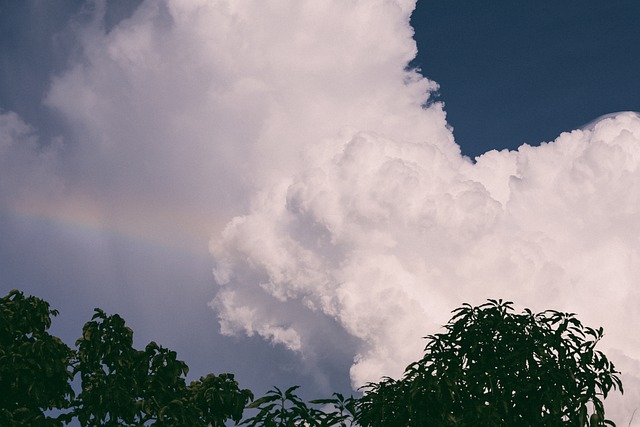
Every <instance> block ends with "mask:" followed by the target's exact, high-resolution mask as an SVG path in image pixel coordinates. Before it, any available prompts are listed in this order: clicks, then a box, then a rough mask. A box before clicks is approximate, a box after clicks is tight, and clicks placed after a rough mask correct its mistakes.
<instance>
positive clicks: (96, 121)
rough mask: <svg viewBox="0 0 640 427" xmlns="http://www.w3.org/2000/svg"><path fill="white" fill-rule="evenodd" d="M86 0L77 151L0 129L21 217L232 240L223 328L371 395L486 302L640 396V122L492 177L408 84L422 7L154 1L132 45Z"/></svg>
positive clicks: (218, 299) (73, 74) (219, 277)
mask: <svg viewBox="0 0 640 427" xmlns="http://www.w3.org/2000/svg"><path fill="white" fill-rule="evenodd" d="M89 4H90V5H92V6H93V8H87V10H86V11H85V12H84V14H81V15H79V16H77V17H76V18H75V20H74V23H73V25H74V34H75V35H76V36H77V41H78V44H77V46H78V51H77V55H76V56H72V58H71V60H70V63H69V66H68V69H66V70H65V71H64V72H62V73H60V74H59V75H56V76H55V77H54V78H53V79H52V83H51V87H50V90H49V91H48V94H47V96H46V101H45V102H46V104H47V105H48V106H49V107H50V108H51V109H53V110H54V111H55V113H56V114H58V115H59V116H60V117H62V118H63V119H64V121H65V126H66V129H68V132H66V133H65V134H64V135H62V136H61V137H60V138H57V139H55V140H52V141H51V142H49V141H42V140H41V139H39V138H38V136H37V132H36V131H34V130H33V129H31V128H30V127H29V126H28V125H27V124H25V123H24V122H23V120H22V119H20V118H19V117H18V116H17V115H15V114H14V113H3V114H2V116H0V138H1V139H0V154H1V155H2V158H0V166H2V168H0V178H2V180H1V181H0V185H2V186H0V197H1V199H0V201H1V202H2V203H3V204H4V206H3V208H5V209H9V210H17V211H19V210H23V209H26V208H25V206H28V207H29V209H31V210H32V211H34V210H35V211H39V212H44V213H46V214H50V215H59V216H65V215H75V214H76V213H77V212H79V211H83V212H84V211H86V210H89V211H91V212H93V213H94V214H95V215H96V216H99V217H100V218H101V221H103V222H105V223H107V224H109V226H112V227H115V228H116V229H117V230H120V231H122V232H125V233H135V234H138V235H139V234H142V235H144V236H147V237H149V236H153V238H154V239H160V240H162V241H164V242H171V243H174V242H175V240H176V236H178V237H179V238H180V239H185V240H187V241H189V242H190V243H189V245H190V247H194V246H197V245H198V244H202V246H201V249H200V250H206V248H204V246H206V240H207V239H209V238H211V243H210V251H211V254H212V256H213V262H214V263H215V268H214V280H215V282H216V283H217V285H219V286H218V287H217V289H216V292H217V293H216V295H215V298H214V299H213V301H212V303H211V306H212V307H213V309H214V310H215V311H216V313H217V315H218V318H219V321H220V326H221V330H222V332H223V333H224V334H239V335H245V334H246V335H259V336H262V337H264V338H265V339H266V340H268V341H271V342H273V343H277V344H282V345H284V346H286V347H287V348H288V349H290V350H292V351H293V352H296V353H298V354H300V356H301V359H302V360H313V359H314V358H316V357H318V354H320V353H323V354H324V353H326V348H327V347H328V346H331V345H336V343H340V345H344V347H345V348H346V350H345V348H343V349H341V351H340V352H341V354H344V352H352V354H350V357H353V366H352V368H351V379H352V383H353V385H354V386H359V385H362V384H363V383H364V382H366V381H375V380H377V379H379V377H380V376H382V375H390V376H397V375H400V374H401V372H402V369H403V368H404V366H405V365H406V364H407V363H408V362H410V361H412V360H414V359H416V358H417V357H418V356H419V355H420V353H421V350H422V344H423V343H422V341H421V339H420V337H422V336H424V335H426V334H429V333H432V332H435V331H437V330H438V327H439V325H441V324H443V323H444V322H446V320H447V319H448V317H449V311H450V310H451V309H453V308H455V307H457V306H459V305H460V304H461V303H463V302H471V303H480V302H482V301H483V300H485V299H486V298H504V299H510V300H513V301H515V302H516V303H517V304H519V305H520V307H522V306H528V307H531V308H532V309H534V310H544V309H547V308H555V309H559V310H568V311H574V312H577V313H578V315H579V317H580V318H581V319H583V320H584V321H585V323H587V324H589V325H592V326H600V325H602V326H604V328H605V331H606V334H607V336H606V338H605V341H604V342H603V347H605V348H608V349H611V350H612V351H615V354H616V355H617V358H618V359H619V360H621V361H622V362H621V363H622V365H621V367H622V368H623V369H624V368H626V369H627V370H626V371H625V381H626V382H627V383H628V384H636V385H637V384H638V383H639V380H638V378H640V368H638V363H639V362H638V361H639V360H640V334H639V333H638V332H640V331H639V330H638V326H637V325H639V324H640V319H639V316H640V311H639V310H638V306H639V305H640V292H639V291H638V287H637V280H638V279H639V278H640V258H639V255H640V254H639V253H638V251H639V249H640V241H639V239H640V221H639V220H640V168H639V166H640V117H639V116H638V115H637V114H635V113H620V114H616V115H612V116H610V117H606V118H603V119H602V120H600V121H597V122H595V123H594V124H592V125H590V126H588V127H585V128H584V129H580V130H574V131H572V132H568V133H564V134H562V135H560V136H559V137H558V138H557V139H556V140H555V141H552V142H549V143H543V144H542V145H540V146H539V147H530V146H526V145H525V146H522V147H520V149H519V150H517V151H512V152H509V151H503V152H496V151H492V152H488V153H486V154H484V155H482V156H480V157H478V158H477V159H475V161H472V160H470V159H468V158H465V157H463V156H461V154H460V150H459V147H458V146H457V145H456V144H455V141H454V138H453V133H452V129H451V127H450V126H449V125H448V124H447V122H446V117H445V113H444V109H443V105H442V104H440V103H437V102H433V101H432V99H431V98H430V94H431V93H432V92H433V91H434V90H436V88H437V85H436V83H434V82H431V81H429V80H428V79H427V78H425V77H423V76H421V75H420V74H419V73H418V72H417V71H416V70H412V69H409V68H407V66H408V64H409V62H410V61H411V60H412V59H413V58H414V56H415V54H416V46H415V42H414V41H413V39H412V34H413V32H412V29H411V27H410V25H409V17H410V14H411V12H412V10H413V8H414V6H415V4H414V1H412V0H356V1H350V2H345V1H342V0H336V1H330V0H327V1H321V2H318V1H311V0H308V1H307V0H277V1H275V0H274V1H271V0H265V1H255V2H251V1H235V0H234V1H232V0H217V1H204V0H202V1H196V0H193V1H185V0H166V1H162V2H161V1H145V2H143V3H142V4H141V6H140V7H139V8H138V9H137V10H136V11H135V12H134V13H133V15H132V16H130V17H129V18H127V19H125V20H123V21H121V22H120V23H119V24H118V25H115V26H113V27H110V26H109V27H107V26H105V25H104V16H105V8H106V3H105V2H100V1H96V2H91V3H89ZM7 159H9V160H7ZM15 189H21V193H20V194H22V196H21V197H20V198H18V197H17V196H16V197H14V194H15V193H14V191H15ZM36 190H37V191H36ZM43 194H45V195H46V198H43ZM194 242H195V243H194ZM141 275H142V274H141ZM212 281H213V280H212ZM212 287H213V286H212ZM213 293H214V292H212V295H213ZM612 358H614V360H616V357H612ZM628 390H629V391H628V393H627V398H626V400H622V401H620V402H618V403H617V406H616V409H615V410H616V411H618V416H617V417H616V419H619V420H624V419H625V417H626V420H627V421H626V422H627V423H628V419H629V417H630V414H631V412H632V411H633V408H635V407H636V406H638V405H640V396H639V393H640V391H639V390H640V388H639V387H635V388H634V387H631V388H630V389H629V388H628ZM633 405H636V406H633Z"/></svg>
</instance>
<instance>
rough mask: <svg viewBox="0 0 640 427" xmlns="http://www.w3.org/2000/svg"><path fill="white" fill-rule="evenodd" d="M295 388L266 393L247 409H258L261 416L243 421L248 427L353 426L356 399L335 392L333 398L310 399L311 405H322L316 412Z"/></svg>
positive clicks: (275, 389)
mask: <svg viewBox="0 0 640 427" xmlns="http://www.w3.org/2000/svg"><path fill="white" fill-rule="evenodd" d="M298 388H299V386H293V387H289V388H288V389H286V390H285V391H284V392H283V391H282V390H280V389H279V388H278V387H273V389H271V390H269V391H268V392H267V394H266V395H265V396H263V397H261V398H259V399H256V400H255V401H254V402H253V403H251V404H250V405H248V406H247V408H248V409H258V410H259V411H258V413H257V414H255V415H254V416H253V417H250V418H247V419H246V420H244V421H243V422H242V424H246V425H247V426H248V427H298V426H300V427H302V426H304V427H347V426H350V425H352V421H353V417H354V414H355V411H356V406H355V405H356V399H354V398H353V397H349V398H345V397H344V396H343V395H342V394H340V393H334V394H333V397H332V398H330V399H318V400H311V401H310V402H309V403H311V404H314V405H323V408H322V409H317V408H314V407H312V406H309V405H307V403H305V402H304V401H303V400H302V399H300V397H298V395H297V394H296V393H295V391H296V390H297V389H298Z"/></svg>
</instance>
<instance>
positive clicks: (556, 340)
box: [357, 300, 622, 427]
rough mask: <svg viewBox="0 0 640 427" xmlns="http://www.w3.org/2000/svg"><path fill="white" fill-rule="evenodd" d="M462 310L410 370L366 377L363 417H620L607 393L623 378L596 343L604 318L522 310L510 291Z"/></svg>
mask: <svg viewBox="0 0 640 427" xmlns="http://www.w3.org/2000/svg"><path fill="white" fill-rule="evenodd" d="M453 313H454V315H453V318H452V319H451V320H450V321H449V323H447V325H445V330H446V331H445V332H444V333H440V334H435V335H430V336H428V337H426V338H427V345H426V347H425V354H424V357H423V358H422V359H421V360H420V361H418V362H415V363H412V364H411V365H409V366H408V367H407V369H406V370H405V374H404V376H403V378H402V379H400V380H394V379H391V378H384V379H383V380H382V381H380V382H379V383H370V384H368V385H367V386H365V387H364V391H365V394H364V396H363V397H362V398H361V399H360V401H359V402H358V414H357V421H358V423H359V424H360V425H362V426H371V427H374V426H375V427H382V426H385V427H386V426H389V427H398V426H447V427H448V426H460V427H467V426H469V427H471V426H473V427H483V426H487V427H488V426H492V427H493V426H532V427H533V426H575V427H584V426H603V425H612V426H615V424H614V423H613V422H612V421H610V420H607V419H606V418H605V410H604V404H603V399H604V398H606V397H607V395H608V393H609V391H610V390H611V389H614V390H615V389H619V390H620V391H621V392H622V384H621V381H620V379H619V377H618V375H617V374H618V372H617V371H616V370H615V367H614V365H613V364H612V363H611V362H610V361H609V360H608V359H607V358H606V356H605V355H604V354H603V353H601V352H600V351H597V350H595V346H596V344H597V343H598V341H599V340H600V339H601V338H602V328H599V329H597V330H595V329H592V328H589V327H585V326H583V325H582V324H581V323H580V321H578V320H577V319H576V318H575V315H574V314H571V313H560V312H557V311H553V310H548V311H544V312H542V313H538V314H534V313H532V312H531V311H530V310H528V309H527V310H525V311H524V312H523V313H522V314H516V313H514V312H513V308H512V303H511V302H503V301H502V300H499V301H496V300H489V302H487V303H485V304H482V305H480V306H478V307H472V306H471V305H469V304H465V305H463V306H462V307H460V308H458V309H456V310H454V311H453Z"/></svg>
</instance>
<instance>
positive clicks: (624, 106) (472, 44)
mask: <svg viewBox="0 0 640 427" xmlns="http://www.w3.org/2000/svg"><path fill="white" fill-rule="evenodd" d="M412 22H413V25H414V28H415V32H416V34H415V38H416V40H417V43H418V57H417V59H416V61H415V64H416V65H417V66H419V67H420V68H421V69H422V70H423V74H424V75H425V76H427V77H429V78H430V79H432V80H435V81H436V82H438V83H439V84H440V100H442V101H444V103H445V106H446V111H447V115H448V121H449V124H450V125H452V126H453V128H454V132H455V136H456V141H457V142H458V144H460V145H461V147H462V151H463V153H464V154H466V155H468V156H471V157H475V156H477V155H479V154H482V153H484V152H485V151H487V150H489V149H491V148H497V149H502V148H510V149H514V148H517V147H518V146H519V145H521V144H522V143H524V142H526V143H529V144H531V145H534V144H539V143H540V142H542V141H550V140H553V139H555V138H556V137H557V136H558V135H559V134H560V133H561V132H563V131H569V130H572V129H576V128H578V127H580V126H582V125H584V124H586V123H588V122H590V121H591V120H593V119H595V118H597V117H599V116H601V115H604V114H608V113H612V112H616V111H623V110H633V111H639V110H640V78H639V76H640V25H639V23H640V2H638V1H629V0H627V1H593V0H588V1H577V0H566V1H565V0H563V1H554V0H535V1H514V0H498V1H491V2H476V1H465V0H421V1H418V7H417V9H416V11H415V12H414V15H413V17H412Z"/></svg>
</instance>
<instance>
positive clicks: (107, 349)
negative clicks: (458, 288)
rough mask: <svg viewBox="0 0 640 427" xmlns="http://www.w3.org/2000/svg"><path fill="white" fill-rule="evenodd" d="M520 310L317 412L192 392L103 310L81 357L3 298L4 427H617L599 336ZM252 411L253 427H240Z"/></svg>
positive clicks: (473, 325) (464, 327)
mask: <svg viewBox="0 0 640 427" xmlns="http://www.w3.org/2000/svg"><path fill="white" fill-rule="evenodd" d="M512 305H513V304H512V303H511V302H503V301H502V300H498V301H496V300H489V302H487V303H485V304H482V305H480V306H477V307H473V306H471V305H469V304H465V305H463V306H462V307H460V308H458V309H456V310H454V311H453V317H452V319H451V320H450V321H449V322H448V323H447V324H446V325H445V326H444V329H445V330H444V332H443V333H439V334H434V335H429V336H428V337H426V338H427V344H426V347H425V350H424V356H423V357H422V359H420V360H419V361H417V362H414V363H412V364H410V365H409V366H408V367H407V368H406V370H405V373H404V376H403V377H402V378H401V379H399V380H394V379H392V378H383V379H382V380H381V381H380V382H377V383H370V384H368V385H367V386H365V387H364V388H363V391H364V395H363V396H362V397H361V398H359V399H356V398H353V397H348V398H345V396H343V395H342V394H339V393H334V394H333V396H332V397H331V398H329V399H318V400H311V401H309V402H308V403H307V402H305V401H303V400H302V399H301V398H300V397H299V396H298V395H297V394H296V393H297V390H298V387H297V386H294V387H290V388H288V389H285V390H284V391H283V390H281V389H280V388H277V387H274V388H273V389H272V390H270V391H268V392H267V393H266V395H265V396H263V397H260V398H259V399H256V400H253V394H252V392H251V391H250V390H246V389H241V388H240V387H239V385H238V383H237V382H236V380H235V378H234V376H233V375H232V374H220V375H214V374H209V375H206V376H204V377H201V378H200V379H199V380H197V381H192V382H191V383H190V384H187V382H186V375H187V373H188V366H187V365H186V363H185V362H183V361H181V360H179V359H178V357H177V354H176V352H174V351H172V350H169V349H167V348H164V347H162V346H160V345H158V344H156V343H155V342H150V343H149V344H147V345H146V346H145V348H144V349H143V350H138V349H136V348H134V347H133V331H132V330H131V329H130V328H129V327H127V325H126V324H125V321H124V319H123V318H122V317H120V316H119V315H117V314H114V315H108V314H107V313H105V312H104V311H103V310H100V309H95V313H94V315H93V317H92V318H91V320H90V321H88V322H87V323H86V324H85V325H84V327H83V329H82V335H81V337H80V338H79V339H78V340H77V341H76V343H75V344H76V347H75V349H71V348H69V347H68V346H67V345H65V344H64V343H63V342H62V341H61V340H60V339H58V338H57V337H55V336H53V335H51V334H50V333H49V332H48V330H49V328H50V326H51V318H52V317H53V316H56V315H57V311H55V310H52V309H50V307H49V304H48V303H47V302H46V301H43V300H41V299H39V298H36V297H32V296H29V297H25V296H24V295H23V293H22V292H19V291H15V290H14V291H11V292H10V293H9V294H8V295H7V296H6V297H4V298H1V299H0V425H1V426H9V427H13V426H24V425H28V426H43V427H44V426H62V425H64V424H68V423H71V422H73V421H76V422H77V423H78V424H80V425H81V426H82V427H97V426H159V427H160V426H172V427H173V426H189V427H191V426H193V427H198V426H203V427H204V426H211V427H223V426H226V425H228V422H229V421H234V422H235V423H236V424H237V423H241V424H242V425H245V426H247V427H298V426H305V427H348V426H357V425H360V426H362V427H401V426H434V427H454V426H456V427H471V426H473V427H485V426H486V427H488V426H491V427H494V426H498V427H501V426H503V427H506V426H509V427H511V426H524V427H526V426H536V427H538V426H543V427H544V426H549V427H555V426H570V427H586V426H604V425H612V426H614V423H613V422H611V421H610V420H608V419H607V418H606V417H605V410H604V403H603V401H604V399H605V398H606V397H607V395H608V394H609V393H610V392H611V391H612V390H614V391H615V390H620V391H621V392H622V384H621V382H620V379H619V377H618V374H619V373H618V372H617V371H616V369H615V367H614V365H613V364H612V363H611V362H610V361H609V360H608V359H607V358H606V356H605V355H604V354H603V353H602V352H600V351H598V350H596V349H595V346H596V344H597V343H598V342H599V341H600V339H601V338H602V335H603V332H602V328H599V329H592V328H589V327H586V326H583V325H582V323H580V321H578V320H577V319H576V317H575V315H574V314H572V313H561V312H558V311H553V310H547V311H544V312H542V313H538V314H534V313H532V312H531V311H530V310H524V312H523V313H519V314H518V313H514V311H513V307H512ZM250 402H252V403H250ZM245 409H249V411H250V414H252V415H251V416H250V417H247V418H245V419H244V420H243V411H244V410H245Z"/></svg>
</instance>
